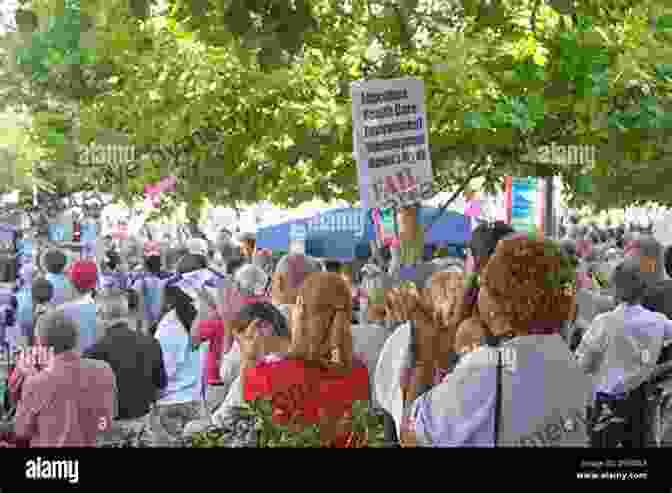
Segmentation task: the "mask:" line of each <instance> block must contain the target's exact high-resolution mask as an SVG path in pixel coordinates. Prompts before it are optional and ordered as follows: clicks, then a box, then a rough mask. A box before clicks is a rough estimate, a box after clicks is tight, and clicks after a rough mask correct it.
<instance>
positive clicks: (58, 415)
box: [15, 352, 116, 447]
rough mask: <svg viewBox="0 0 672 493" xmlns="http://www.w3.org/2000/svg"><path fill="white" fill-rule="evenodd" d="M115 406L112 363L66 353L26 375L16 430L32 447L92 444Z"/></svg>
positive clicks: (17, 414) (74, 353)
mask: <svg viewBox="0 0 672 493" xmlns="http://www.w3.org/2000/svg"><path fill="white" fill-rule="evenodd" d="M115 408H116V382H115V377H114V373H113V372H112V368H110V366H109V365H108V364H107V363H105V362H103V361H96V360H90V359H82V358H81V357H80V356H79V353H76V352H66V353H62V354H59V355H57V356H56V357H55V361H54V366H53V369H51V370H50V371H47V370H45V371H42V372H40V373H39V374H37V375H36V376H34V377H29V378H28V379H26V381H25V383H24V384H23V389H22V396H21V400H20V401H19V404H18V408H17V411H16V424H15V431H16V434H17V435H18V436H20V437H23V438H26V439H27V440H30V446H31V447H95V446H96V437H97V435H98V433H99V432H100V431H103V430H105V429H107V427H109V426H110V424H111V423H112V418H113V417H114V415H115V411H116V409H115Z"/></svg>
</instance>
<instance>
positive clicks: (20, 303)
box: [16, 287, 33, 336]
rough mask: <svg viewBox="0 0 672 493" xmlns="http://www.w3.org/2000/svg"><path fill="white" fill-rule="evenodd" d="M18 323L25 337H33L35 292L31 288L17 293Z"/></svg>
mask: <svg viewBox="0 0 672 493" xmlns="http://www.w3.org/2000/svg"><path fill="white" fill-rule="evenodd" d="M16 304H17V307H16V323H17V324H18V325H19V327H20V328H21V334H22V335H24V336H29V335H32V334H31V332H32V329H33V291H32V289H31V288H30V287H25V288H22V289H21V290H20V291H19V292H18V293H16Z"/></svg>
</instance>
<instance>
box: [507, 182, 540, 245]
mask: <svg viewBox="0 0 672 493" xmlns="http://www.w3.org/2000/svg"><path fill="white" fill-rule="evenodd" d="M510 197H511V199H510V200H511V212H510V217H511V227H513V229H515V230H516V231H526V232H530V233H536V231H537V224H536V223H537V205H538V204H537V201H538V200H537V199H538V182H537V179H536V178H512V179H511V192H510Z"/></svg>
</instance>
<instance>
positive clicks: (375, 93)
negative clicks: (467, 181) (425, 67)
mask: <svg viewBox="0 0 672 493" xmlns="http://www.w3.org/2000/svg"><path fill="white" fill-rule="evenodd" d="M350 95H351V97H352V121H353V149H354V157H355V159H356V160H357V170H358V175H359V192H360V199H361V202H362V209H365V210H366V209H374V208H383V209H390V208H399V207H403V206H409V205H413V204H415V203H417V202H420V201H422V200H427V199H429V198H431V197H432V196H433V192H432V179H433V177H432V164H431V161H430V155H429V134H428V130H427V116H426V112H425V87H424V83H423V81H422V80H420V79H412V78H404V79H389V80H368V81H357V82H353V83H352V84H351V87H350Z"/></svg>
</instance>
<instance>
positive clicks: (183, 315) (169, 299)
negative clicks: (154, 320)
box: [161, 286, 196, 333]
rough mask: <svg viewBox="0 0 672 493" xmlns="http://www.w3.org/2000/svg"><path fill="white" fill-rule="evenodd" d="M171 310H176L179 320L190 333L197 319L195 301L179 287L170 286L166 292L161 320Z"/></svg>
mask: <svg viewBox="0 0 672 493" xmlns="http://www.w3.org/2000/svg"><path fill="white" fill-rule="evenodd" d="M171 310H175V313H176V315H177V319H178V320H179V321H180V323H181V324H182V325H183V326H184V328H185V330H186V331H187V333H189V332H190V331H191V324H193V323H194V319H195V318H196V307H195V306H194V300H192V299H191V297H190V296H189V295H188V294H187V293H185V292H184V291H182V290H181V289H180V288H179V287H177V286H168V287H166V289H165V290H164V296H163V309H162V310H161V318H163V317H164V316H165V315H166V314H167V313H169V312H170V311H171Z"/></svg>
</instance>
